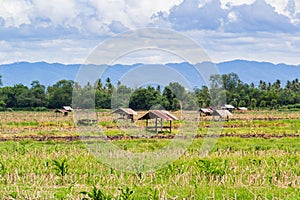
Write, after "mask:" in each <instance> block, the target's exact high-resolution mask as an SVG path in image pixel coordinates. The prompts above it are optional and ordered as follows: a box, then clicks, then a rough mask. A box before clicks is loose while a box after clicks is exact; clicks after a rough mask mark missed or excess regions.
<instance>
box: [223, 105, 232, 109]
mask: <svg viewBox="0 0 300 200" xmlns="http://www.w3.org/2000/svg"><path fill="white" fill-rule="evenodd" d="M222 109H234V106H233V105H229V104H225V105H224V106H222Z"/></svg>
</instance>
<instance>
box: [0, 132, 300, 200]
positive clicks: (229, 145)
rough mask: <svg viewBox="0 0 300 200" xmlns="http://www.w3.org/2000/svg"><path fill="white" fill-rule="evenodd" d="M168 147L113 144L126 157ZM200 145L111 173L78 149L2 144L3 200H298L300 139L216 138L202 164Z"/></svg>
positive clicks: (136, 142)
mask: <svg viewBox="0 0 300 200" xmlns="http://www.w3.org/2000/svg"><path fill="white" fill-rule="evenodd" d="M167 142H168V141H166V140H157V139H152V140H150V139H149V140H120V141H114V143H115V144H116V145H118V146H120V147H124V146H125V145H126V149H127V150H128V151H139V150H141V151H143V148H144V146H145V145H146V146H147V147H148V148H147V149H152V150H155V149H157V148H160V147H161V146H164V145H165V144H166V143H167ZM202 142H203V140H202V139H196V140H194V142H193V144H192V145H191V146H190V148H189V149H188V151H187V152H185V154H184V155H183V156H181V157H180V159H178V160H177V161H175V162H174V163H171V164H169V165H168V166H166V167H164V168H162V169H159V170H157V171H153V172H148V173H143V172H136V173H129V172H121V171H116V170H115V169H113V168H111V167H110V166H107V165H105V164H103V163H102V162H101V160H98V159H97V158H96V157H94V156H93V155H91V154H89V152H88V151H87V150H86V148H85V144H83V143H82V142H50V141H49V142H35V141H31V140H24V141H20V142H14V141H6V142H1V143H0V153H1V157H0V199H82V198H84V197H86V198H88V199H89V198H90V197H89V196H88V194H89V193H90V196H91V197H92V192H93V190H94V192H95V193H97V194H98V195H99V197H102V199H110V198H112V199H184V198H185V199H299V198H300V168H299V166H300V139H299V138H281V139H276V138H272V139H262V138H248V139H242V138H235V137H230V138H219V139H218V142H217V144H216V145H215V146H214V148H213V149H212V150H211V152H210V153H209V154H208V156H206V157H200V156H199V155H200V153H201V152H199V149H200V147H201V144H202ZM142 143H144V144H142ZM94 197H95V196H94ZM91 199H93V198H91ZM94 199H96V198H94ZM99 199H101V198H99Z"/></svg>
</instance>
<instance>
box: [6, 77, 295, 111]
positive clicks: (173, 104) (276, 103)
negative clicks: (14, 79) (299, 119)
mask: <svg viewBox="0 0 300 200" xmlns="http://www.w3.org/2000/svg"><path fill="white" fill-rule="evenodd" d="M1 85H2V81H1V76H0V86H1ZM73 91H75V93H74V92H73ZM72 99H73V100H74V101H73V103H74V102H77V103H78V105H72ZM218 102H219V103H227V104H231V105H233V106H235V107H248V108H250V109H266V108H269V109H277V108H279V107H287V108H300V83H299V80H298V79H295V80H292V81H287V83H286V84H285V85H284V86H283V85H282V83H281V82H280V80H276V81H275V82H273V83H267V82H265V81H262V80H261V81H260V82H259V85H258V86H255V85H254V84H253V83H251V84H247V83H244V82H242V81H241V80H240V79H239V77H238V75H237V74H235V73H230V74H223V75H213V76H211V77H210V85H209V86H206V85H204V86H202V87H199V88H194V89H193V91H189V90H187V89H186V88H184V87H183V86H182V85H180V84H179V83H177V82H174V83H170V84H169V85H168V86H165V87H163V88H162V87H161V86H159V85H157V86H151V85H149V86H147V87H140V88H130V87H127V86H125V85H122V84H121V83H120V82H118V83H117V84H116V85H113V84H112V82H111V80H110V78H107V79H106V80H105V81H102V80H100V79H99V80H98V81H96V82H95V83H93V84H90V83H88V84H86V85H85V86H80V85H79V84H78V83H76V82H74V81H72V80H60V81H58V82H57V83H55V84H54V85H51V86H48V87H45V86H44V85H42V84H40V83H39V81H33V82H32V83H31V85H30V87H28V86H25V85H23V84H16V85H14V86H5V87H0V110H6V109H16V110H17V109H33V110H45V109H55V108H61V107H62V106H64V105H72V106H73V107H81V108H90V106H91V105H95V107H96V108H99V109H100V108H101V109H110V108H117V107H131V108H133V109H136V110H148V109H160V108H164V109H166V110H178V109H181V108H182V109H197V108H199V107H209V106H220V105H219V104H218Z"/></svg>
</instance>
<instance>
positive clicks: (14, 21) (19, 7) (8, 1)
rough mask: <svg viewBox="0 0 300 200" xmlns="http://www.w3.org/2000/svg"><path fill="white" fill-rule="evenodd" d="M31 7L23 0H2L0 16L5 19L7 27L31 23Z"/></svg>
mask: <svg viewBox="0 0 300 200" xmlns="http://www.w3.org/2000/svg"><path fill="white" fill-rule="evenodd" d="M30 9H31V5H29V4H28V3H27V2H26V1H23V0H2V2H1V4H0V17H2V18H3V19H4V21H5V23H4V25H5V27H11V26H15V27H19V26H20V25H22V24H29V23H30V19H29V17H28V12H29V11H30Z"/></svg>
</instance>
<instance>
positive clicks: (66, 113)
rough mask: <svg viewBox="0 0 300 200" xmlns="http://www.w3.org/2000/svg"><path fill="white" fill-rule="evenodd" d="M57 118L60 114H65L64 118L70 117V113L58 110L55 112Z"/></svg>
mask: <svg viewBox="0 0 300 200" xmlns="http://www.w3.org/2000/svg"><path fill="white" fill-rule="evenodd" d="M54 112H55V114H56V117H58V114H63V115H64V116H68V111H66V110H64V109H56V110H55V111H54Z"/></svg>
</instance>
